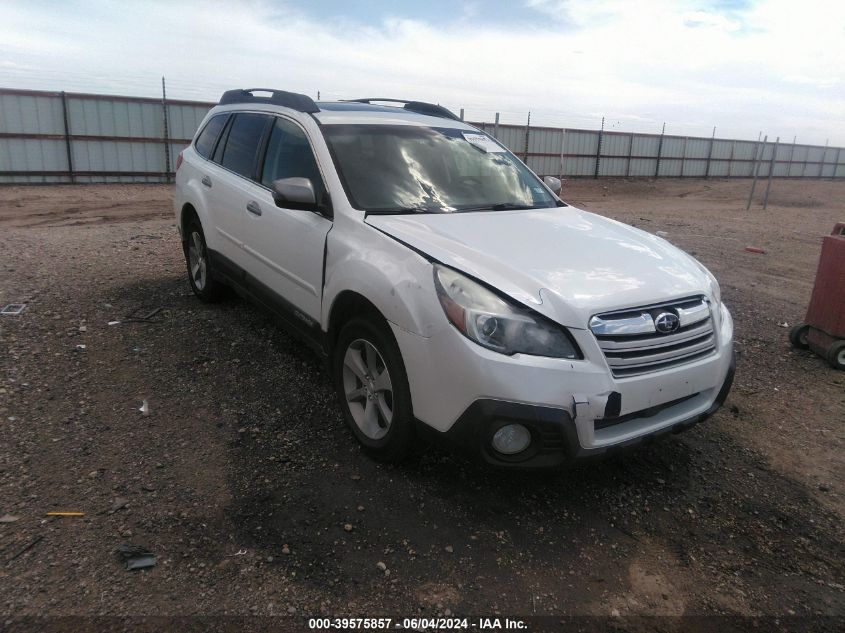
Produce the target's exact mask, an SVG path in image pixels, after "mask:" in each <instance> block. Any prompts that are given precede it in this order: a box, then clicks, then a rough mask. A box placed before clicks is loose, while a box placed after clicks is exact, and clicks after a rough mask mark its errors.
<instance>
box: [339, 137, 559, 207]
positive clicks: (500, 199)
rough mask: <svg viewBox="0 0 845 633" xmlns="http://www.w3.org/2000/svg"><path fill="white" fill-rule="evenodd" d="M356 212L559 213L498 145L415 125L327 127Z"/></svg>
mask: <svg viewBox="0 0 845 633" xmlns="http://www.w3.org/2000/svg"><path fill="white" fill-rule="evenodd" d="M323 130H324V133H325V137H326V140H327V142H328V144H329V149H330V150H331V153H332V156H333V158H334V161H335V165H336V166H337V170H338V172H339V174H340V177H341V180H342V181H343V185H344V188H345V189H346V193H347V195H348V196H349V198H350V201H351V202H352V204H353V206H355V207H356V208H358V209H363V210H365V211H367V212H370V213H453V212H460V211H489V210H493V211H505V210H512V209H535V208H540V207H554V206H556V203H557V200H556V199H555V198H554V197H553V196H552V195H551V194H550V193H549V192H548V190H547V189H546V188H545V187H544V186H543V184H542V183H541V182H540V181H539V180H538V178H537V177H536V176H535V175H534V174H533V173H532V172H531V171H530V170H529V169H528V168H527V167H525V165H523V164H522V163H521V162H520V161H519V160H518V159H517V158H516V157H514V156H513V155H512V154H511V153H510V152H508V151H507V150H505V149H504V148H503V147H502V146H501V145H499V144H498V143H497V142H496V141H494V140H493V139H492V138H490V137H489V136H487V135H486V134H483V133H481V132H475V131H472V130H456V129H450V128H431V127H421V126H414V125H326V126H324V127H323Z"/></svg>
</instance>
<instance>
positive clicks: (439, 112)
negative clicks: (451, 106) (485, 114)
mask: <svg viewBox="0 0 845 633" xmlns="http://www.w3.org/2000/svg"><path fill="white" fill-rule="evenodd" d="M349 101H353V102H355V103H372V102H373V101H383V102H386V103H404V104H405V105H404V106H402V107H403V108H404V109H405V110H409V111H411V112H416V113H417V114H427V115H428V116H437V117H441V118H444V119H452V120H453V121H460V120H461V119H460V118H459V117H458V116H456V115H455V113H454V112H452V111H451V110H447V109H446V108H444V107H443V106H441V105H437V104H434V103H426V102H425V101H407V100H406V99H383V98H380V97H370V98H367V99H349Z"/></svg>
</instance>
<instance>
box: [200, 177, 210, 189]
mask: <svg viewBox="0 0 845 633" xmlns="http://www.w3.org/2000/svg"><path fill="white" fill-rule="evenodd" d="M202 184H204V185H205V186H206V187H211V178H209V177H208V176H203V177H202Z"/></svg>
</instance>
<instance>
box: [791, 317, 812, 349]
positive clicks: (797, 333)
mask: <svg viewBox="0 0 845 633" xmlns="http://www.w3.org/2000/svg"><path fill="white" fill-rule="evenodd" d="M809 331H810V326H809V325H807V324H806V323H799V324H798V325H796V326H795V327H793V328H792V329H791V330H789V342H790V343H791V344H792V347H794V348H795V349H810V343H809V342H808V341H807V334H808V333H809Z"/></svg>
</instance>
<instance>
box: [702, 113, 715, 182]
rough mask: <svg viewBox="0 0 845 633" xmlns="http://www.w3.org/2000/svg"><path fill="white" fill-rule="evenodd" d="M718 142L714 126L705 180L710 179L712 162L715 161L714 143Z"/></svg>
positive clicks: (708, 151)
mask: <svg viewBox="0 0 845 633" xmlns="http://www.w3.org/2000/svg"><path fill="white" fill-rule="evenodd" d="M715 142H716V126H715V125H714V126H713V136H711V137H710V149H708V150H707V166H706V167H705V168H704V180H707V179H708V178H710V161H711V160H712V159H713V143H715Z"/></svg>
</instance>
